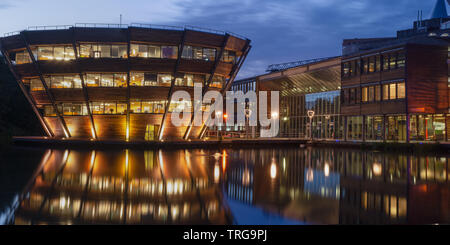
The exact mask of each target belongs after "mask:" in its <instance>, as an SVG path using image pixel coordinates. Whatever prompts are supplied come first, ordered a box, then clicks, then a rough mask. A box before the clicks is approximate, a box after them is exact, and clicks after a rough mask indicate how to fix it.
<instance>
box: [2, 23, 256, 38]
mask: <svg viewBox="0 0 450 245" xmlns="http://www.w3.org/2000/svg"><path fill="white" fill-rule="evenodd" d="M73 27H77V28H120V29H122V28H123V29H126V28H128V27H138V28H148V29H159V30H172V31H183V30H192V31H199V32H205V33H212V34H218V35H225V34H226V33H228V34H230V35H232V36H235V37H238V38H242V39H244V40H248V39H247V38H246V37H245V36H242V35H239V34H236V33H233V32H229V31H220V30H214V29H210V28H204V27H197V26H191V25H185V26H171V25H154V24H145V23H131V24H130V25H127V24H108V23H76V24H75V25H53V26H30V27H28V28H27V30H28V31H47V30H67V29H70V28H73ZM20 32H21V31H14V32H8V33H5V34H4V36H5V37H9V36H14V35H18V34H20Z"/></svg>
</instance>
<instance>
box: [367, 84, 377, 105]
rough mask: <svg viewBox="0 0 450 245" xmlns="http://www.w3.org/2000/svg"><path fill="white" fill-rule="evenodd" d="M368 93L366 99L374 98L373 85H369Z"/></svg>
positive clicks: (371, 99)
mask: <svg viewBox="0 0 450 245" xmlns="http://www.w3.org/2000/svg"><path fill="white" fill-rule="evenodd" d="M368 94H369V95H368V100H369V101H370V102H372V101H374V100H375V87H374V86H370V87H369V93H368Z"/></svg>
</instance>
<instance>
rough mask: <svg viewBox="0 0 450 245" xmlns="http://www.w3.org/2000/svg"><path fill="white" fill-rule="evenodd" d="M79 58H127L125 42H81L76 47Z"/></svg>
mask: <svg viewBox="0 0 450 245" xmlns="http://www.w3.org/2000/svg"><path fill="white" fill-rule="evenodd" d="M78 53H79V56H80V58H122V59H124V58H127V56H128V55H127V53H128V52H127V45H125V44H115V45H110V44H81V45H80V46H79V47H78Z"/></svg>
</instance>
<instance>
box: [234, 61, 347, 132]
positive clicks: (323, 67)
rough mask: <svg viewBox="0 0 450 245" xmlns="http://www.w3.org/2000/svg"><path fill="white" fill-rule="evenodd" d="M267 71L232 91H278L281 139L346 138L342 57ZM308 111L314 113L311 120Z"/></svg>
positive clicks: (241, 83)
mask: <svg viewBox="0 0 450 245" xmlns="http://www.w3.org/2000/svg"><path fill="white" fill-rule="evenodd" d="M267 72H268V73H267V74H263V75H260V76H257V77H254V78H249V79H243V80H239V81H235V82H234V84H233V86H232V90H243V91H248V89H251V90H253V91H279V92H280V109H279V110H280V113H279V114H280V115H279V117H280V133H279V137H281V138H301V139H310V138H311V137H312V138H314V139H315V140H318V139H320V140H334V139H341V138H343V135H342V134H343V133H342V132H343V119H342V117H341V116H340V103H341V99H340V88H341V80H340V78H341V57H330V58H320V59H313V60H304V61H297V62H290V63H283V64H274V65H270V66H269V67H268V68H267ZM308 112H309V113H311V112H314V115H313V117H312V120H311V119H310V117H309V115H308ZM310 125H312V127H311V126H310ZM257 131H258V130H257ZM257 136H258V134H256V137H257Z"/></svg>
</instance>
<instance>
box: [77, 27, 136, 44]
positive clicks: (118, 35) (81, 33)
mask: <svg viewBox="0 0 450 245" xmlns="http://www.w3.org/2000/svg"><path fill="white" fill-rule="evenodd" d="M127 36H128V30H127V29H119V28H75V39H76V40H77V41H78V42H104V43H108V42H109V43H111V42H121V43H126V42H127Z"/></svg>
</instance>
